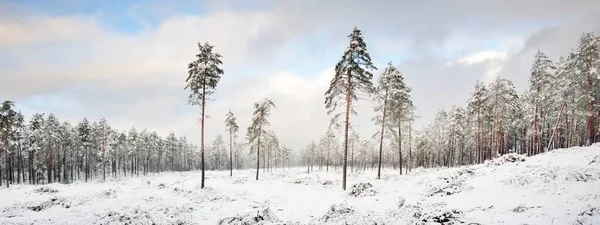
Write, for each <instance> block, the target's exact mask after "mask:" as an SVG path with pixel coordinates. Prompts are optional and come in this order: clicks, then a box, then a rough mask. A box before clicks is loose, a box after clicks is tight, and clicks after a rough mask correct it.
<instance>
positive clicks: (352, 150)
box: [351, 139, 354, 173]
mask: <svg viewBox="0 0 600 225" xmlns="http://www.w3.org/2000/svg"><path fill="white" fill-rule="evenodd" d="M351 160H352V173H354V139H352V159H351Z"/></svg>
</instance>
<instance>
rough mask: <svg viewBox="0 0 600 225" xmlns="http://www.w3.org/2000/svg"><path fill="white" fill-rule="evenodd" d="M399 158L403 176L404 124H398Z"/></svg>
mask: <svg viewBox="0 0 600 225" xmlns="http://www.w3.org/2000/svg"><path fill="white" fill-rule="evenodd" d="M398 156H399V157H398V158H399V161H400V165H398V167H399V168H400V175H402V124H401V123H399V124H398Z"/></svg>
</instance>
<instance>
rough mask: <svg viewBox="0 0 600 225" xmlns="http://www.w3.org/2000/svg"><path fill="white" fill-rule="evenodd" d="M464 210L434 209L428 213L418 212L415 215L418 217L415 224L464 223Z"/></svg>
mask: <svg viewBox="0 0 600 225" xmlns="http://www.w3.org/2000/svg"><path fill="white" fill-rule="evenodd" d="M462 216H463V212H462V211H459V210H456V209H453V210H446V211H442V210H439V209H438V210H433V211H429V212H427V213H420V212H417V213H415V214H414V215H413V217H415V218H416V221H415V223H414V224H415V225H433V224H443V225H451V224H464V222H463V221H462V219H461V218H462Z"/></svg>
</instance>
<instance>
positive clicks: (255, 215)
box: [217, 208, 285, 225]
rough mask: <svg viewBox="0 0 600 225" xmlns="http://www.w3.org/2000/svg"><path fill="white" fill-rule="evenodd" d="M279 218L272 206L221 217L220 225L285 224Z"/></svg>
mask: <svg viewBox="0 0 600 225" xmlns="http://www.w3.org/2000/svg"><path fill="white" fill-rule="evenodd" d="M281 222H282V221H281V220H279V218H277V216H276V215H275V213H273V212H272V211H271V209H270V208H265V209H263V210H258V212H251V213H247V214H245V215H238V216H233V217H226V218H223V219H220V220H219V222H218V223H217V224H218V225H254V224H256V225H259V224H260V225H262V224H265V225H266V224H285V223H281Z"/></svg>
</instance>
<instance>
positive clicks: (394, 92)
mask: <svg viewBox="0 0 600 225" xmlns="http://www.w3.org/2000/svg"><path fill="white" fill-rule="evenodd" d="M376 90H377V92H376V93H377V94H376V95H375V96H376V97H375V102H376V103H377V104H376V106H375V111H376V112H381V116H379V117H377V118H376V120H375V121H376V123H377V124H381V131H380V132H379V135H380V136H379V159H378V168H377V179H380V178H381V164H382V156H383V138H384V136H385V129H386V119H387V118H388V117H389V118H390V119H391V121H390V124H392V125H393V127H396V128H397V129H398V130H397V136H395V134H394V135H392V136H395V137H397V139H396V143H397V144H398V146H397V147H398V159H399V168H400V174H402V124H403V123H404V122H405V121H407V120H408V118H409V115H410V109H411V107H412V101H411V100H410V91H411V90H410V88H408V87H407V86H406V84H405V83H404V77H403V76H402V73H401V72H400V71H398V69H397V68H396V67H395V66H394V65H393V64H392V62H389V63H388V66H387V68H386V69H385V70H384V71H383V74H382V75H381V77H379V82H378V85H377V89H376ZM389 127H390V129H392V128H391V127H392V126H389ZM392 131H393V129H392ZM392 133H394V132H392Z"/></svg>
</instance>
